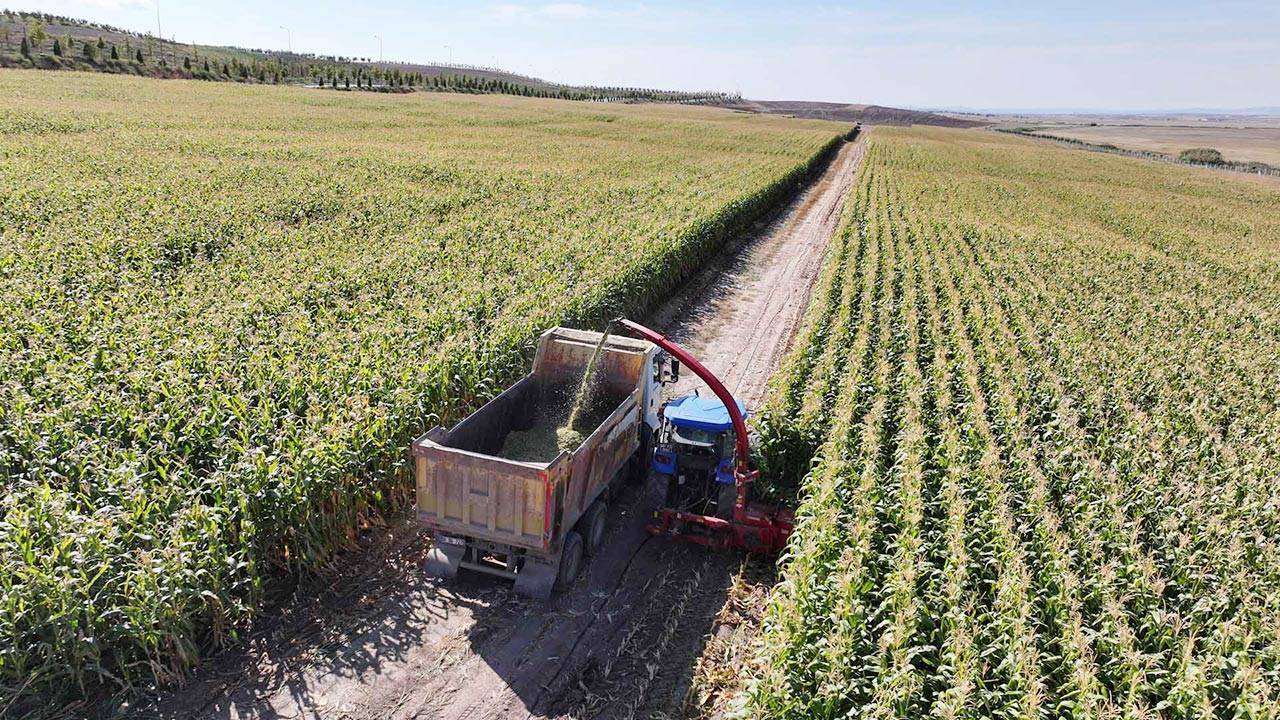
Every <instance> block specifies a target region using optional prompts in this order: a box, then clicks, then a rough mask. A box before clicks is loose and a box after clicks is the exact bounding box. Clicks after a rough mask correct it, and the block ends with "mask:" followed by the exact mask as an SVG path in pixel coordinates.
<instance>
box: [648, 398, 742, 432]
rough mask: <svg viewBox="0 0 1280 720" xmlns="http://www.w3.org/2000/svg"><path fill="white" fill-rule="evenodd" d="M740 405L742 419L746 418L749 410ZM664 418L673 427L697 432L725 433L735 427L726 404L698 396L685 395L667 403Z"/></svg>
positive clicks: (739, 403)
mask: <svg viewBox="0 0 1280 720" xmlns="http://www.w3.org/2000/svg"><path fill="white" fill-rule="evenodd" d="M735 402H737V403H738V410H740V411H741V412H742V417H743V418H746V416H747V408H746V406H744V405H743V404H742V401H740V400H737V401H735ZM663 414H664V417H666V418H667V420H670V421H671V424H672V425H675V426H676V427H680V428H693V429H695V430H707V431H710V432H724V431H725V430H728V429H730V428H732V427H733V423H732V421H730V420H729V411H728V410H726V409H725V407H724V403H722V402H720V401H719V400H718V399H716V398H713V397H712V398H703V397H698V396H697V395H685V396H684V397H679V398H676V399H675V400H672V401H671V402H669V403H667V409H666V410H665V411H664V413H663Z"/></svg>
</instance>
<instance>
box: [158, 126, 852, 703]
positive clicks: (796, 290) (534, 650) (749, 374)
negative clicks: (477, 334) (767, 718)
mask: <svg viewBox="0 0 1280 720" xmlns="http://www.w3.org/2000/svg"><path fill="white" fill-rule="evenodd" d="M862 148H863V146H862V143H861V142H857V143H852V144H848V145H845V146H844V147H843V148H842V149H841V151H840V152H839V154H838V155H837V156H836V157H835V159H834V160H833V161H832V162H831V164H830V165H829V167H828V168H827V170H826V172H825V173H824V174H823V175H822V176H821V177H820V178H818V179H817V180H816V181H815V182H814V183H813V184H812V185H811V186H810V187H809V188H807V189H806V190H805V191H804V192H802V193H801V194H800V195H798V196H797V197H796V198H795V199H794V200H793V201H792V202H791V203H790V204H789V205H788V206H787V207H786V208H785V209H784V210H782V211H781V212H780V213H779V214H778V215H777V216H776V217H775V218H774V219H773V220H772V221H771V222H768V223H767V224H764V225H763V226H762V227H760V228H758V229H757V230H756V231H755V232H753V233H751V234H749V235H748V236H747V237H744V238H741V239H739V241H738V242H737V243H736V244H735V246H734V247H732V248H730V250H729V251H728V252H726V253H725V254H724V255H723V256H722V257H721V259H720V260H719V261H717V262H716V263H713V266H712V267H711V268H709V269H708V271H707V272H705V273H703V274H701V275H700V276H699V277H698V278H697V280H695V281H694V282H692V283H690V284H689V285H688V286H687V287H685V288H684V289H683V290H682V291H681V292H680V293H678V294H677V295H676V296H675V297H674V298H672V300H670V301H669V302H668V303H667V304H666V306H664V307H662V308H660V309H659V310H658V311H657V312H656V313H654V315H653V316H651V317H650V318H649V321H650V322H651V323H652V324H653V325H654V326H656V328H657V329H658V330H660V331H662V332H665V333H668V334H669V335H670V336H672V337H674V338H676V339H677V340H679V341H680V342H682V343H683V344H685V345H686V346H687V347H688V348H689V349H691V350H692V351H693V352H694V353H695V354H696V355H698V356H699V357H701V358H702V360H703V361H704V362H705V363H706V364H707V365H708V366H709V367H710V368H711V370H712V371H713V372H716V373H717V374H718V375H719V376H720V377H721V378H722V379H723V380H725V382H726V385H728V387H729V388H730V389H731V390H733V391H734V392H735V393H736V394H737V395H738V397H740V398H741V399H742V400H743V401H744V402H745V403H746V404H747V406H748V407H749V408H750V407H752V406H755V405H756V404H758V403H759V402H760V400H761V399H762V398H763V395H764V390H765V386H766V382H767V380H768V377H769V375H770V374H771V373H772V372H773V370H774V369H776V367H777V365H778V362H779V360H780V359H781V357H782V356H783V354H784V353H785V352H786V349H787V345H788V343H789V342H790V340H791V337H792V335H793V334H794V332H795V329H796V325H797V323H798V322H799V320H800V317H801V315H802V314H803V312H804V308H805V305H806V303H807V302H808V297H809V291H810V289H811V287H812V285H813V282H814V280H815V278H816V275H817V273H818V271H819V268H820V266H821V262H822V258H823V255H824V250H825V247H826V244H827V241H828V240H829V239H830V237H831V235H832V233H833V232H834V230H835V228H836V225H837V223H838V221H839V217H840V212H841V207H842V203H843V200H844V197H845V196H846V195H847V194H848V190H849V187H850V184H851V182H852V178H853V175H854V170H855V169H856V167H857V163H858V162H859V160H860V159H861V155H862ZM683 382H688V381H683ZM683 382H682V384H683ZM690 387H691V386H686V387H684V388H679V390H687V389H689V388H690ZM658 502H659V491H658V489H657V488H655V487H646V488H640V489H635V490H630V491H628V492H627V493H624V494H623V495H622V496H621V497H618V498H616V499H615V502H614V503H613V505H612V507H611V511H610V524H609V530H608V533H609V537H608V540H607V541H606V543H605V549H604V550H603V551H602V554H601V555H599V556H597V557H596V558H594V559H593V560H592V561H591V562H590V564H589V565H587V567H586V568H585V569H584V570H583V573H582V575H581V576H580V577H579V578H578V581H577V583H576V584H575V585H574V586H573V588H572V589H571V590H569V591H567V592H562V593H559V594H557V595H556V596H555V597H554V598H553V599H552V600H551V601H550V602H548V603H547V604H545V605H543V604H540V603H536V602H529V601H525V600H523V599H522V598H519V597H518V596H516V595H515V594H514V593H512V592H511V589H510V584H509V583H506V582H503V581H501V580H498V579H496V578H489V577H476V576H474V575H468V574H466V573H464V574H463V576H460V577H459V579H458V581H456V582H455V583H452V584H440V583H439V582H437V581H435V580H433V579H430V578H428V577H426V576H425V575H423V573H422V559H423V554H424V553H425V551H426V548H427V545H428V540H427V538H426V537H425V536H424V535H423V533H422V532H421V531H418V530H416V529H415V528H413V527H409V526H405V527H399V528H394V529H386V530H380V531H375V532H373V533H371V536H373V537H374V538H376V540H375V542H373V543H372V545H371V546H370V547H368V548H367V549H365V550H364V551H362V552H360V553H358V554H353V557H351V558H349V559H348V560H346V561H345V562H344V566H343V569H342V571H341V572H339V573H336V574H335V575H334V576H333V577H332V578H330V579H329V584H328V586H327V587H317V586H316V585H315V584H311V585H309V586H308V587H305V588H300V589H299V591H298V592H297V599H295V600H294V601H293V602H287V603H284V604H283V605H282V609H280V610H279V611H277V614H275V615H273V616H270V617H267V618H264V620H262V621H260V622H259V629H258V630H256V631H255V632H254V633H253V634H251V636H250V638H249V639H248V641H247V643H246V646H247V647H245V648H243V649H240V650H236V651H232V652H227V653H223V654H222V655H221V656H218V657H215V658H214V659H213V660H211V661H210V662H209V663H208V664H207V665H206V667H205V668H204V669H202V671H201V672H200V673H198V675H197V677H196V678H195V679H194V681H193V682H191V683H190V684H188V686H187V687H185V688H183V689H182V690H180V691H178V692H176V693H174V694H172V695H169V696H166V697H161V698H158V699H157V700H156V701H155V702H153V703H150V704H148V705H146V706H145V707H142V708H137V709H136V711H135V714H136V715H137V716H145V717H156V716H159V717H166V718H178V717H182V718H186V717H200V718H352V719H363V718H441V719H442V720H463V719H469V720H482V719H499V718H501V719H507V718H519V719H524V718H531V717H539V718H541V717H574V718H632V717H639V718H646V717H653V716H655V715H657V714H663V713H665V714H668V715H672V716H679V715H680V714H681V708H682V705H683V702H684V698H685V695H686V693H687V691H688V688H689V684H690V681H691V675H692V672H693V668H694V667H695V664H696V662H697V660H698V657H699V656H700V654H701V652H702V650H703V647H704V645H705V643H706V638H707V636H708V633H709V631H710V629H711V627H712V623H713V621H714V619H715V617H716V614H717V612H718V611H719V610H720V608H721V606H722V605H724V603H725V597H726V594H727V592H728V589H729V587H730V584H731V582H732V580H733V575H734V573H735V572H736V571H737V570H738V568H739V566H740V564H741V558H740V557H739V556H738V555H735V554H733V553H727V552H721V553H716V552H708V551H706V550H703V549H701V548H696V547H693V546H690V545H686V544H676V543H673V542H671V541H669V540H666V539H661V538H659V539H653V538H650V537H649V536H648V534H647V533H646V532H645V529H644V526H645V523H646V522H647V521H648V519H649V516H650V512H651V510H652V509H653V508H655V507H657V504H658Z"/></svg>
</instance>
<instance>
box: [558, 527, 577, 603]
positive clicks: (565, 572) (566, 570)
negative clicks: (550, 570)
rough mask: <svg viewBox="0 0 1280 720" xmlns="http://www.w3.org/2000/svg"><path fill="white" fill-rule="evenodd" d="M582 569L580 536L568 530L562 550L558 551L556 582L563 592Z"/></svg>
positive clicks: (574, 531)
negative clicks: (558, 570)
mask: <svg viewBox="0 0 1280 720" xmlns="http://www.w3.org/2000/svg"><path fill="white" fill-rule="evenodd" d="M581 569H582V536H581V535H579V534H578V533H577V531H576V530H570V531H569V534H568V535H566V536H565V538H564V548H563V549H562V550H561V551H560V574H559V575H557V576H556V581H557V582H558V583H559V585H560V589H561V590H563V589H565V588H567V587H569V586H570V585H572V584H573V581H574V580H575V579H576V578H577V577H578V571H579V570H581Z"/></svg>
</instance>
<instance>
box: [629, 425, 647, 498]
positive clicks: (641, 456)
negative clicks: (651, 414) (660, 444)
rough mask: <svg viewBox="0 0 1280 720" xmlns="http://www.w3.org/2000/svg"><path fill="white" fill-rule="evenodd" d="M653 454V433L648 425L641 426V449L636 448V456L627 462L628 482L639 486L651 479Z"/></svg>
mask: <svg viewBox="0 0 1280 720" xmlns="http://www.w3.org/2000/svg"><path fill="white" fill-rule="evenodd" d="M652 453H653V431H652V430H650V429H649V426H648V425H644V424H641V427H640V447H639V448H636V452H635V454H634V455H632V456H631V457H630V458H629V459H628V460H627V470H626V472H627V482H629V483H631V484H632V485H637V486H643V485H644V484H645V481H646V480H648V479H649V461H650V459H651V458H650V455H651V454H652Z"/></svg>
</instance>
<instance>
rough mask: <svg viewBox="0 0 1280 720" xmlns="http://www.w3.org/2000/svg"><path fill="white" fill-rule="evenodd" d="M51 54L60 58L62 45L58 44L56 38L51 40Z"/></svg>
mask: <svg viewBox="0 0 1280 720" xmlns="http://www.w3.org/2000/svg"><path fill="white" fill-rule="evenodd" d="M53 54H54V55H57V56H58V57H62V43H60V42H58V38H54V39H53Z"/></svg>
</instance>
